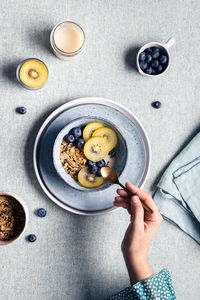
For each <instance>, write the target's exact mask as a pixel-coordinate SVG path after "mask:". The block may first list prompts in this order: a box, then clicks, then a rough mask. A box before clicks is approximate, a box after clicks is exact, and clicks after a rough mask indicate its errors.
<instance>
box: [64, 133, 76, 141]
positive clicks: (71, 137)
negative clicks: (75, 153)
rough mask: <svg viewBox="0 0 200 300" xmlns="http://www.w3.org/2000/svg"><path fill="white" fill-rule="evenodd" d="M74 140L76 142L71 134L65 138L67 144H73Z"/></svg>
mask: <svg viewBox="0 0 200 300" xmlns="http://www.w3.org/2000/svg"><path fill="white" fill-rule="evenodd" d="M74 140H75V138H74V136H73V135H72V134H70V133H68V134H67V135H66V136H65V141H66V142H67V143H73V142H74Z"/></svg>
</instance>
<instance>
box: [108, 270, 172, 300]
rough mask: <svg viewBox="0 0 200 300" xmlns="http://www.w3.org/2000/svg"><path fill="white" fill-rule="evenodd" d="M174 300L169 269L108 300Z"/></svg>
mask: <svg viewBox="0 0 200 300" xmlns="http://www.w3.org/2000/svg"><path fill="white" fill-rule="evenodd" d="M132 299H133V300H161V299H165V300H174V299H176V295H175V291H174V288H173V285H172V279H171V276H170V273H169V271H168V270H167V269H163V270H162V271H161V272H160V273H158V274H156V275H154V276H152V277H150V278H149V279H146V280H144V281H141V282H138V283H136V284H134V285H133V286H131V287H128V288H126V289H125V290H123V291H121V292H120V293H118V294H116V295H114V296H112V297H110V298H109V299H108V300H132Z"/></svg>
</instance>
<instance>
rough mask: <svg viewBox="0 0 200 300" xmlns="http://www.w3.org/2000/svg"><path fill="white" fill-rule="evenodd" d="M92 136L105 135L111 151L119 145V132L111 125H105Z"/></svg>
mask: <svg viewBox="0 0 200 300" xmlns="http://www.w3.org/2000/svg"><path fill="white" fill-rule="evenodd" d="M92 137H103V138H104V139H105V141H106V143H107V145H108V148H109V151H110V150H112V149H113V148H115V146H116V145H117V140H118V139H117V134H116V133H115V131H114V130H113V129H111V128H109V127H103V128H99V129H97V130H95V131H94V133H93V134H92Z"/></svg>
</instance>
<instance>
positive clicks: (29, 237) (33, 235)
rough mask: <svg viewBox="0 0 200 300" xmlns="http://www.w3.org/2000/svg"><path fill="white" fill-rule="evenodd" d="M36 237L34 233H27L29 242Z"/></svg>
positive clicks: (32, 241)
mask: <svg viewBox="0 0 200 300" xmlns="http://www.w3.org/2000/svg"><path fill="white" fill-rule="evenodd" d="M36 239H37V238H36V235H35V234H29V236H28V240H29V242H31V243H34V242H35V241H36Z"/></svg>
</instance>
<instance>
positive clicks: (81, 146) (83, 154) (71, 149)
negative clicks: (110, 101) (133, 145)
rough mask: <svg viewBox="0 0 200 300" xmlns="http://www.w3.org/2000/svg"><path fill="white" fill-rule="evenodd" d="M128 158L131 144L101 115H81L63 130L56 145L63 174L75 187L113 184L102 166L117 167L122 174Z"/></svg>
mask: <svg viewBox="0 0 200 300" xmlns="http://www.w3.org/2000/svg"><path fill="white" fill-rule="evenodd" d="M126 160H127V144H126V140H125V138H124V137H123V135H122V133H121V132H120V129H119V128H117V127H116V125H115V124H113V123H112V122H111V121H108V120H106V119H104V118H100V117H90V116H85V117H79V118H77V119H74V120H72V121H71V122H69V123H68V124H66V126H65V127H64V128H63V129H62V130H61V131H60V133H59V134H58V136H57V137H56V140H55V143H54V146H53V162H54V166H55V169H56V171H57V173H58V174H59V176H60V177H61V178H62V179H63V180H64V181H65V182H66V183H67V184H68V185H70V186H71V187H72V188H74V189H77V190H80V191H94V190H95V191H98V190H103V189H106V188H108V187H109V184H107V183H106V182H104V179H103V177H102V176H101V168H102V167H103V166H109V167H111V168H114V169H115V170H116V172H117V173H118V174H119V176H120V175H121V174H122V172H123V170H124V168H125V165H126Z"/></svg>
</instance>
